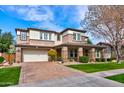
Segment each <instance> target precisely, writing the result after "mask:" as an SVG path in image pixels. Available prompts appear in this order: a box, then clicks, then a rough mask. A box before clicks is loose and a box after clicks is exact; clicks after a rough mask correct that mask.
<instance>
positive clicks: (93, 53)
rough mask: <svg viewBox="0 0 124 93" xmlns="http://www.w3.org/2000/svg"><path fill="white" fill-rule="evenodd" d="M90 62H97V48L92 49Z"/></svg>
mask: <svg viewBox="0 0 124 93" xmlns="http://www.w3.org/2000/svg"><path fill="white" fill-rule="evenodd" d="M89 57H90V58H89V59H90V62H95V61H96V58H95V48H91V49H90V56H89Z"/></svg>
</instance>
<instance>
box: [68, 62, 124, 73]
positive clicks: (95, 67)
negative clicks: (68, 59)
mask: <svg viewBox="0 0 124 93" xmlns="http://www.w3.org/2000/svg"><path fill="white" fill-rule="evenodd" d="M67 67H70V68H74V69H77V70H80V71H84V72H87V73H92V72H98V71H106V70H114V69H121V68H124V63H121V64H117V63H99V64H77V65H68V66H67Z"/></svg>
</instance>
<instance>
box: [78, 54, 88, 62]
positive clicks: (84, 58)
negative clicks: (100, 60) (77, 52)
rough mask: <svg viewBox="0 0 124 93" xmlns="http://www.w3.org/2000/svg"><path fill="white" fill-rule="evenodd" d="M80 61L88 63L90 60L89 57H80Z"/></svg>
mask: <svg viewBox="0 0 124 93" xmlns="http://www.w3.org/2000/svg"><path fill="white" fill-rule="evenodd" d="M79 61H80V62H82V63H88V61H89V58H88V56H80V57H79Z"/></svg>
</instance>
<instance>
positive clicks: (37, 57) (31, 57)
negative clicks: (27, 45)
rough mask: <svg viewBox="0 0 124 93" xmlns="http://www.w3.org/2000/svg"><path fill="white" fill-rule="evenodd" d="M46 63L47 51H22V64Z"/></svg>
mask: <svg viewBox="0 0 124 93" xmlns="http://www.w3.org/2000/svg"><path fill="white" fill-rule="evenodd" d="M43 61H48V55H47V50H23V62H43Z"/></svg>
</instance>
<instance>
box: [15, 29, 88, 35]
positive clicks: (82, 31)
mask: <svg viewBox="0 0 124 93" xmlns="http://www.w3.org/2000/svg"><path fill="white" fill-rule="evenodd" d="M15 30H16V32H17V30H20V31H29V30H37V31H45V32H51V33H56V34H62V33H64V32H66V31H68V30H73V31H78V32H81V33H85V32H86V31H84V30H79V29H74V28H66V29H64V30H63V31H61V32H56V31H53V30H44V29H38V28H27V29H20V28H16V29H15Z"/></svg>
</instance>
